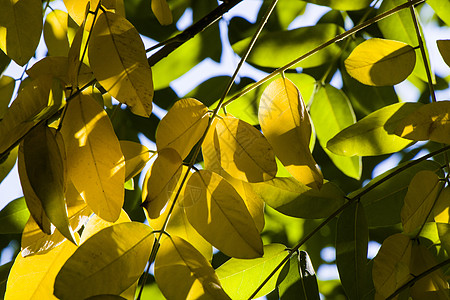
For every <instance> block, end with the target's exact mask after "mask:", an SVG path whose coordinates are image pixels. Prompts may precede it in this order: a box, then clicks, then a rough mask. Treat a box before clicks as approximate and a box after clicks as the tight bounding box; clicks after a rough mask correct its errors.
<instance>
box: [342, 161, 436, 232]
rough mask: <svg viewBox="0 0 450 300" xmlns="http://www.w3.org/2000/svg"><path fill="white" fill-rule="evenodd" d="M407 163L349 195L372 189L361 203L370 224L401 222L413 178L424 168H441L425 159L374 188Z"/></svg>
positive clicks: (362, 198) (382, 224)
mask: <svg viewBox="0 0 450 300" xmlns="http://www.w3.org/2000/svg"><path fill="white" fill-rule="evenodd" d="M405 164H406V163H403V164H400V165H399V166H397V167H395V168H393V169H391V170H389V171H386V172H385V173H383V174H381V175H379V176H377V177H375V178H374V179H372V180H371V181H370V182H369V183H368V184H367V185H366V186H364V187H363V188H362V189H359V190H356V191H354V192H353V193H351V194H350V195H349V197H350V198H351V197H353V196H354V195H356V194H359V193H361V192H364V190H367V189H371V190H370V191H369V192H367V193H366V194H364V195H363V196H362V197H361V203H362V204H363V205H364V208H365V211H366V216H367V221H368V223H369V226H386V225H393V224H398V223H400V222H401V219H400V211H401V209H402V206H403V198H404V197H405V195H406V192H407V189H408V186H409V183H410V182H411V180H412V178H413V177H414V176H415V175H416V174H417V173H418V172H420V171H422V170H430V171H433V172H436V171H438V170H440V165H439V164H438V163H437V162H435V161H431V160H425V161H423V162H420V163H418V164H416V165H414V166H411V167H409V168H407V169H405V170H403V171H402V172H400V173H399V174H397V175H395V176H394V177H392V178H391V179H389V180H387V181H385V182H383V183H382V184H380V185H378V186H377V187H375V188H373V189H372V186H373V185H374V184H376V183H377V182H379V181H380V180H384V178H386V177H387V176H390V174H392V173H393V172H395V171H397V170H399V169H400V168H403V167H405Z"/></svg>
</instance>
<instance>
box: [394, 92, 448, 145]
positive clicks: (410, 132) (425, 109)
mask: <svg viewBox="0 0 450 300" xmlns="http://www.w3.org/2000/svg"><path fill="white" fill-rule="evenodd" d="M449 132H450V101H438V102H433V103H428V104H425V105H422V106H421V107H419V108H418V109H417V110H416V111H414V112H412V113H411V114H409V115H408V116H407V117H405V118H404V119H403V120H402V121H400V123H399V124H398V126H397V128H396V129H395V134H397V135H398V136H400V137H402V138H406V139H410V140H415V141H424V140H430V141H434V142H439V143H444V144H450V134H449Z"/></svg>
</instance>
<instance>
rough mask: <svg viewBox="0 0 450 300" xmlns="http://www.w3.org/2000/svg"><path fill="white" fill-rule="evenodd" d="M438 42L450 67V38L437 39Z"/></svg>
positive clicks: (440, 50)
mask: <svg viewBox="0 0 450 300" xmlns="http://www.w3.org/2000/svg"><path fill="white" fill-rule="evenodd" d="M447 3H449V6H450V2H447ZM436 43H437V46H438V49H439V52H440V53H441V56H442V58H443V59H444V61H445V63H446V64H447V66H449V67H450V40H437V41H436Z"/></svg>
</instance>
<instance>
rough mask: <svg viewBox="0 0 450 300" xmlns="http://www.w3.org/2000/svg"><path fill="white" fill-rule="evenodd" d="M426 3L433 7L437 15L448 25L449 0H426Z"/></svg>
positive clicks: (449, 23)
mask: <svg viewBox="0 0 450 300" xmlns="http://www.w3.org/2000/svg"><path fill="white" fill-rule="evenodd" d="M427 4H428V5H430V6H431V8H433V10H434V12H435V13H436V14H437V15H438V16H439V18H440V19H441V20H442V21H444V22H445V23H446V24H447V25H450V14H449V13H448V12H449V11H450V10H449V9H450V1H448V0H444V1H442V0H428V1H427Z"/></svg>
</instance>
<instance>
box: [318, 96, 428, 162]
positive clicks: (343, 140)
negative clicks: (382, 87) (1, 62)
mask: <svg viewBox="0 0 450 300" xmlns="http://www.w3.org/2000/svg"><path fill="white" fill-rule="evenodd" d="M421 105H422V104H420V103H397V104H392V105H389V106H386V107H384V108H381V109H379V110H377V111H375V112H373V113H371V114H369V115H368V116H366V117H365V118H363V119H362V120H359V121H358V122H356V123H355V124H354V125H351V126H349V127H347V128H345V129H344V130H342V131H341V132H339V133H338V134H337V135H335V136H334V137H333V138H332V139H331V140H329V141H328V143H327V149H328V150H330V151H331V152H333V153H335V154H338V155H344V156H353V155H360V156H370V155H381V154H387V153H393V152H397V151H400V150H402V149H403V148H405V147H407V146H408V145H410V144H411V141H409V140H407V139H403V138H399V137H398V136H397V135H395V134H394V130H395V128H396V127H397V125H398V124H399V122H400V121H401V120H402V119H403V118H404V117H405V116H407V115H408V114H410V113H411V112H413V111H414V110H416V109H417V108H418V107H420V106H421Z"/></svg>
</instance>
